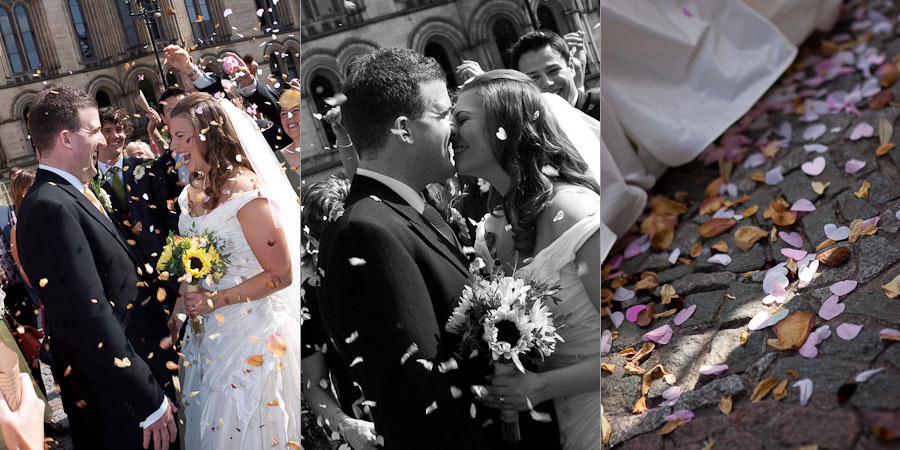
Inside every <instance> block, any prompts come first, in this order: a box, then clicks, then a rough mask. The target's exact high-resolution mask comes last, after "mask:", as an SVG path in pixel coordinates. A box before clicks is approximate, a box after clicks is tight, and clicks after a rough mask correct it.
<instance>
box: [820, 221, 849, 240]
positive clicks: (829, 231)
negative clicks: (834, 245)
mask: <svg viewBox="0 0 900 450" xmlns="http://www.w3.org/2000/svg"><path fill="white" fill-rule="evenodd" d="M825 236H826V237H828V239H831V240H832V241H835V242H840V241H843V240H844V239H847V238H848V237H850V228H849V227H840V228H838V227H837V225H835V224H833V223H826V224H825Z"/></svg>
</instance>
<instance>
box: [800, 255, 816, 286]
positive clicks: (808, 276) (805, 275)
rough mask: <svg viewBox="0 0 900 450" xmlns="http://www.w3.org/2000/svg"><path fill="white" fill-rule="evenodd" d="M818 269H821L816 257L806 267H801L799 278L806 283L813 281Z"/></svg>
mask: <svg viewBox="0 0 900 450" xmlns="http://www.w3.org/2000/svg"><path fill="white" fill-rule="evenodd" d="M817 270H819V260H817V259H815V260H813V261H812V262H810V263H809V264H808V265H807V266H806V267H802V268H800V270H799V271H798V272H797V278H798V279H800V281H802V282H804V283H809V282H810V281H812V279H813V277H814V276H816V271H817Z"/></svg>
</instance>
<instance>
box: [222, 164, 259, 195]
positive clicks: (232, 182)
mask: <svg viewBox="0 0 900 450" xmlns="http://www.w3.org/2000/svg"><path fill="white" fill-rule="evenodd" d="M258 183H259V178H258V177H257V176H256V174H255V173H254V172H253V171H252V170H249V169H243V168H242V169H240V172H238V173H236V174H234V175H233V176H231V178H229V179H228V181H227V182H226V184H225V187H226V188H228V190H230V191H231V192H232V193H233V194H237V193H241V192H248V191H253V190H256V189H259V185H258Z"/></svg>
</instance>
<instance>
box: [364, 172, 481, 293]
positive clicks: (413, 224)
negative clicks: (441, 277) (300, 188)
mask: <svg viewBox="0 0 900 450" xmlns="http://www.w3.org/2000/svg"><path fill="white" fill-rule="evenodd" d="M354 193H355V194H357V195H353V194H354ZM350 195H351V198H354V197H355V198H356V199H358V198H361V197H366V196H370V195H374V196H376V197H377V198H378V199H379V200H380V201H381V202H382V203H384V204H385V205H387V206H388V207H389V208H391V209H392V210H394V211H395V212H396V213H397V214H399V215H400V216H402V217H404V218H405V219H406V220H407V221H408V222H409V225H410V228H411V229H412V230H413V231H414V232H415V233H416V234H417V235H419V237H420V238H421V239H422V240H423V241H425V243H426V244H428V246H429V247H431V248H432V249H434V250H435V251H436V252H437V253H438V254H440V255H441V256H443V257H444V258H445V259H447V260H448V261H450V263H452V264H453V267H456V269H457V270H459V271H460V273H462V274H463V275H465V276H466V277H469V275H470V274H469V270H468V263H467V261H466V257H465V256H464V255H463V254H461V253H460V252H459V250H458V249H456V248H454V247H453V246H452V245H451V244H450V243H449V242H448V241H447V240H446V239H444V238H443V236H441V235H440V234H439V233H438V232H437V231H436V230H435V229H434V227H432V226H431V225H428V224H426V223H425V218H424V217H422V215H421V214H419V212H418V211H416V210H415V208H413V207H412V206H410V205H409V204H407V203H406V201H404V200H403V199H402V198H401V197H400V196H399V195H397V193H395V192H394V191H393V190H392V189H391V188H389V187H387V186H385V185H383V184H381V183H379V182H378V181H376V180H373V179H371V178H368V177H365V176H362V175H357V176H356V177H354V179H353V186H352V187H351V194H350Z"/></svg>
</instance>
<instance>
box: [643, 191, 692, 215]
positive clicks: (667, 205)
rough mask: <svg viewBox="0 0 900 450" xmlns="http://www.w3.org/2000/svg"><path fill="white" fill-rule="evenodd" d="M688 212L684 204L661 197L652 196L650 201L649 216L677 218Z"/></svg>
mask: <svg viewBox="0 0 900 450" xmlns="http://www.w3.org/2000/svg"><path fill="white" fill-rule="evenodd" d="M687 211H688V207H687V205H685V204H684V202H681V201H676V200H672V199H668V198H666V197H663V196H662V195H654V196H653V198H651V199H650V214H653V215H656V216H676V217H677V216H678V215H681V214H684V213H686V212H687Z"/></svg>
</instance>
